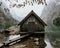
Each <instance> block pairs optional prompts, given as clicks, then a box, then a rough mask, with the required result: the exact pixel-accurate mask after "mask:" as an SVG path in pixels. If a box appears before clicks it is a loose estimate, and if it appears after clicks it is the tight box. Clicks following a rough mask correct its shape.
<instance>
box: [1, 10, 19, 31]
mask: <svg viewBox="0 0 60 48" xmlns="http://www.w3.org/2000/svg"><path fill="white" fill-rule="evenodd" d="M17 23H18V21H16V20H15V19H13V18H12V17H11V16H9V15H7V16H6V15H5V14H4V13H3V12H2V11H1V10H0V30H1V29H7V28H9V27H10V26H13V25H16V24H17Z"/></svg>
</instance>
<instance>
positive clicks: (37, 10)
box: [2, 0, 51, 21]
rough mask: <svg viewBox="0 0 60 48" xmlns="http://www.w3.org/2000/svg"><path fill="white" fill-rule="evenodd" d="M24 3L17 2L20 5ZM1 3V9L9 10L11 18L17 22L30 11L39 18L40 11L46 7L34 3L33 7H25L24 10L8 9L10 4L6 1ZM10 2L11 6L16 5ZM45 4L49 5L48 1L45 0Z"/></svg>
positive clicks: (12, 0) (3, 0)
mask: <svg viewBox="0 0 60 48" xmlns="http://www.w3.org/2000/svg"><path fill="white" fill-rule="evenodd" d="M24 1H25V0H23V1H22V0H19V2H18V3H21V4H22V3H23V2H24ZM50 1H51V0H50ZM2 2H3V5H2V7H5V8H9V10H10V13H11V15H12V17H13V18H14V19H16V20H18V21H20V20H22V19H23V18H24V17H25V16H26V15H27V14H28V13H29V12H30V11H31V10H33V11H34V12H35V13H36V14H37V15H39V16H41V14H42V10H43V9H44V6H46V5H42V4H40V5H38V4H36V3H34V5H33V6H32V5H26V6H25V7H24V8H23V7H21V8H16V7H14V8H10V7H9V4H10V3H9V2H8V1H6V0H2ZM11 2H12V3H11V4H14V3H16V2H14V0H11ZM46 2H47V4H49V0H47V1H46Z"/></svg>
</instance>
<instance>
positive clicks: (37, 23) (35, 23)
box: [18, 10, 46, 33]
mask: <svg viewBox="0 0 60 48" xmlns="http://www.w3.org/2000/svg"><path fill="white" fill-rule="evenodd" d="M18 25H20V32H23V33H24V32H26V33H35V32H43V31H45V26H46V23H45V22H44V21H43V20H42V19H41V18H40V17H39V16H38V15H37V14H36V13H35V12H34V11H33V10H32V11H31V12H30V13H29V14H28V15H27V16H26V17H25V18H24V19H23V20H22V21H21V22H20V23H19V24H18Z"/></svg>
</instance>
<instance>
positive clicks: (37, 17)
mask: <svg viewBox="0 0 60 48" xmlns="http://www.w3.org/2000/svg"><path fill="white" fill-rule="evenodd" d="M31 14H33V15H34V16H35V17H36V19H38V20H39V21H40V22H41V23H42V24H43V25H47V24H46V23H45V22H44V21H43V20H42V19H41V18H40V17H39V16H38V15H37V14H36V13H35V12H34V11H33V10H32V11H31V12H30V13H29V14H28V15H27V16H26V17H25V18H24V19H23V20H22V21H21V22H20V23H19V24H18V25H22V24H23V23H24V22H25V21H26V20H27V19H28V18H29V17H30V15H31Z"/></svg>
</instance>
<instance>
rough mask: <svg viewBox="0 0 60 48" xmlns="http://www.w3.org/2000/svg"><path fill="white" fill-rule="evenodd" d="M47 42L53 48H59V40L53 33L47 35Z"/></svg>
mask: <svg viewBox="0 0 60 48" xmlns="http://www.w3.org/2000/svg"><path fill="white" fill-rule="evenodd" d="M48 36H49V41H50V43H51V45H52V46H53V47H54V48H60V38H59V37H58V36H56V35H55V34H54V33H49V34H48Z"/></svg>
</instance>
